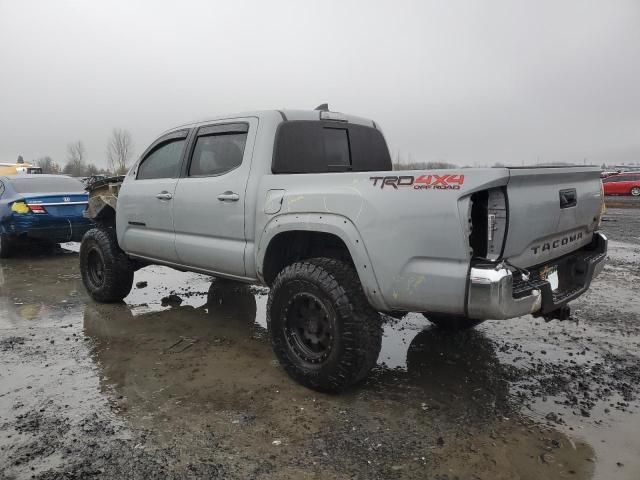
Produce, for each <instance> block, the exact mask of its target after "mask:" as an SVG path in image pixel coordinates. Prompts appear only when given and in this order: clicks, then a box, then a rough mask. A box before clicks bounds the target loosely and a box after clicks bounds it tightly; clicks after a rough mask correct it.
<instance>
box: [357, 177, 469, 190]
mask: <svg viewBox="0 0 640 480" xmlns="http://www.w3.org/2000/svg"><path fill="white" fill-rule="evenodd" d="M369 180H373V186H374V187H377V186H378V185H380V188H384V187H393V188H395V189H396V190H397V189H398V188H400V187H410V188H413V189H414V190H460V187H462V184H464V175H449V174H445V175H433V174H432V175H420V176H419V177H414V176H413V175H399V176H395V175H391V176H387V177H369Z"/></svg>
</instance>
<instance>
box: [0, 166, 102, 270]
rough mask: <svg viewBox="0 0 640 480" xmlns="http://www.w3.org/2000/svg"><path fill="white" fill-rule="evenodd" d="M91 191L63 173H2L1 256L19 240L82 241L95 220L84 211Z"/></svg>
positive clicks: (0, 184)
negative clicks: (88, 217)
mask: <svg viewBox="0 0 640 480" xmlns="http://www.w3.org/2000/svg"><path fill="white" fill-rule="evenodd" d="M87 201H88V193H86V192H85V191H84V185H83V184H82V182H80V181H79V180H76V179H75V178H71V177H66V176H62V175H16V176H7V177H0V257H2V258H6V257H8V256H9V255H10V252H11V247H12V246H13V245H14V244H16V243H20V242H28V241H34V240H36V241H41V242H44V243H48V244H56V243H60V242H79V241H80V240H81V239H82V236H83V235H84V233H85V232H86V231H87V230H88V229H89V228H91V226H92V225H93V222H92V221H91V220H89V219H87V218H84V216H83V215H82V214H83V212H84V210H85V209H86V208H87Z"/></svg>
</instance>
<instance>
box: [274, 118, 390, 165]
mask: <svg viewBox="0 0 640 480" xmlns="http://www.w3.org/2000/svg"><path fill="white" fill-rule="evenodd" d="M389 170H391V156H390V155H389V149H388V147H387V143H386V142H385V140H384V137H383V135H382V133H381V132H380V131H379V130H377V129H376V128H373V127H367V126H364V125H358V124H350V123H343V122H335V121H326V120H325V121H323V120H292V121H287V122H283V123H281V124H280V126H279V127H278V131H277V133H276V141H275V147H274V154H273V160H272V164H271V171H272V172H273V173H276V174H285V173H327V172H377V171H389Z"/></svg>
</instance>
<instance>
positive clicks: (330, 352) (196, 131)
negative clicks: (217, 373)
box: [80, 109, 607, 391]
mask: <svg viewBox="0 0 640 480" xmlns="http://www.w3.org/2000/svg"><path fill="white" fill-rule="evenodd" d="M116 180H117V181H114V180H106V181H101V182H97V183H96V184H94V186H93V187H92V191H91V195H90V200H89V208H88V211H87V214H86V215H87V216H89V217H91V218H92V219H93V220H95V221H96V222H97V225H98V227H97V228H94V229H92V230H90V231H89V232H87V233H86V234H85V236H84V239H83V241H82V245H81V249H80V264H81V271H82V278H83V281H84V285H85V286H86V288H87V290H88V291H89V293H90V295H91V296H92V297H93V298H94V299H95V300H97V301H99V302H114V301H120V300H122V299H123V298H124V297H126V296H127V295H128V294H129V292H130V290H131V286H132V282H133V275H134V271H135V270H136V269H139V268H142V267H144V266H145V265H149V264H161V265H167V266H170V267H173V268H176V269H178V270H183V271H193V272H200V273H204V274H208V275H211V276H215V277H223V278H226V279H231V280H235V281H239V282H247V283H258V284H263V285H267V286H269V287H270V293H269V301H268V307H267V308H268V312H267V318H268V324H269V331H270V336H271V341H272V345H273V348H274V350H275V353H276V355H277V357H278V359H279V361H280V363H281V364H282V366H283V367H284V368H285V370H286V371H287V372H288V373H289V374H290V375H291V376H292V377H293V378H294V379H295V380H297V381H299V382H300V383H302V384H304V385H306V386H308V387H310V388H313V389H317V390H323V391H338V390H341V389H344V388H346V387H348V386H349V385H352V384H354V383H355V382H358V381H359V380H362V379H363V378H364V377H365V376H366V375H367V373H368V372H369V370H370V369H371V368H372V367H373V366H374V365H375V363H376V360H377V357H378V353H379V350H380V344H381V336H382V327H381V315H380V312H383V313H385V314H390V315H402V314H403V313H405V312H422V313H423V314H424V315H425V317H426V318H427V319H428V320H429V321H430V322H432V323H434V324H435V325H437V326H438V327H440V328H449V329H461V328H468V327H472V326H474V325H477V324H478V323H480V322H482V321H483V320H486V319H498V320H499V319H508V318H513V317H519V316H523V315H528V314H532V315H534V316H544V317H546V318H565V317H567V316H568V314H569V309H568V307H567V303H568V302H570V301H571V300H573V299H575V298H576V297H578V296H579V295H581V294H582V293H584V292H585V291H586V290H587V289H588V288H589V285H590V283H591V280H592V279H593V278H594V277H595V276H596V275H597V274H598V273H599V272H600V270H601V269H602V267H603V263H604V260H605V257H606V250H607V239H606V237H605V236H604V235H603V234H602V233H600V232H599V225H600V220H601V216H602V212H603V193H602V185H601V181H600V177H599V170H598V169H597V168H592V167H576V168H481V169H477V168H469V169H457V170H434V171H392V165H391V159H390V155H389V150H388V148H387V144H386V142H385V139H384V137H383V135H382V132H381V131H380V128H379V127H378V125H377V124H376V123H375V122H373V121H371V120H366V119H363V118H358V117H354V116H350V115H343V114H339V113H336V112H331V111H328V110H327V109H321V110H311V111H262V112H252V113H244V114H238V115H233V116H226V117H220V118H214V119H212V120H209V121H204V122H198V123H193V124H188V125H182V126H180V127H177V128H174V129H172V130H170V131H168V132H165V133H164V134H162V135H161V136H160V137H159V138H158V139H157V140H156V141H155V142H153V143H152V144H151V146H150V147H149V148H148V149H147V150H146V151H145V152H144V153H143V154H142V156H141V157H140V159H139V160H138V161H137V162H136V163H135V164H134V165H133V166H132V168H131V169H130V171H129V172H128V174H127V175H126V176H124V177H121V178H119V179H116Z"/></svg>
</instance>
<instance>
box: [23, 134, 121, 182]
mask: <svg viewBox="0 0 640 480" xmlns="http://www.w3.org/2000/svg"><path fill="white" fill-rule="evenodd" d="M132 154H133V139H132V137H131V134H130V133H129V131H128V130H125V129H121V128H114V129H113V131H112V132H111V136H110V137H109V140H108V141H107V149H106V156H107V162H108V168H100V167H98V166H97V165H95V164H94V163H90V162H89V161H88V159H87V150H86V148H85V147H84V144H83V143H82V140H77V141H75V142H72V143H69V144H68V145H67V159H66V163H65V164H64V165H60V164H59V163H57V162H55V161H54V160H53V159H52V158H51V157H50V156H44V157H41V158H37V159H36V160H35V161H34V162H33V163H34V165H35V166H36V167H40V168H42V173H53V174H60V173H62V174H65V175H70V176H72V177H90V176H92V175H124V174H125V173H127V169H128V167H129V160H130V159H131V156H132Z"/></svg>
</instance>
